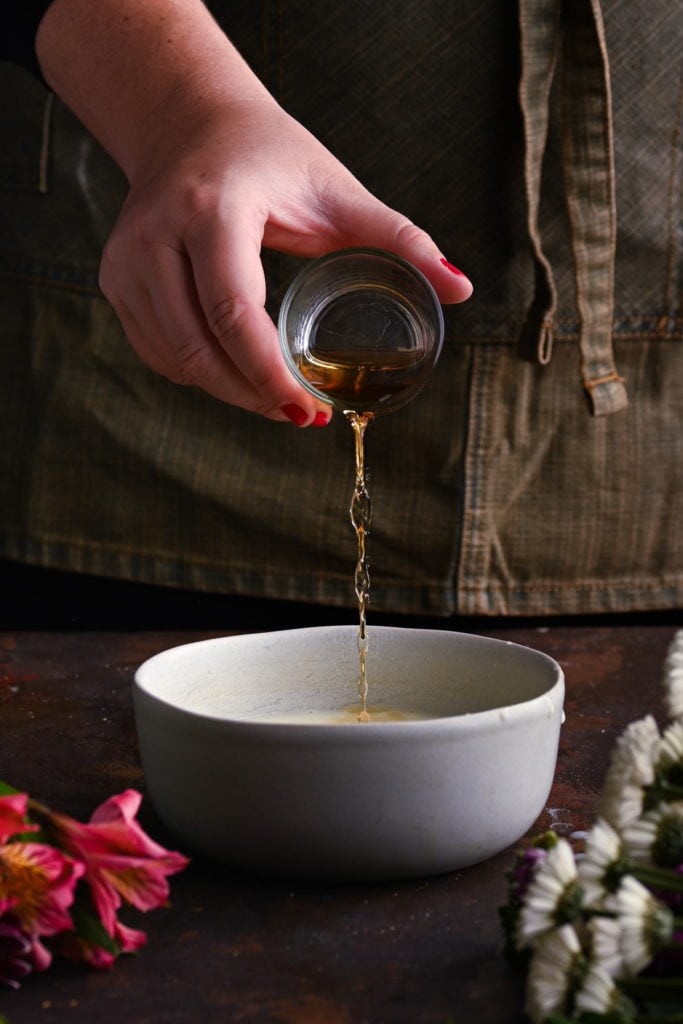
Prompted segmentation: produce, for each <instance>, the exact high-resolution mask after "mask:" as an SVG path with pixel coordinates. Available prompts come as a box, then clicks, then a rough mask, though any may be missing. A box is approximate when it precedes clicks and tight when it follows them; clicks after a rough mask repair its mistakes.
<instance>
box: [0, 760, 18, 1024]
mask: <svg viewBox="0 0 683 1024" xmlns="http://www.w3.org/2000/svg"><path fill="white" fill-rule="evenodd" d="M17 793H21V790H20V789H15V788H14V786H9V785H8V784H7V783H6V782H3V781H2V779H0V796H15V795H16V794H17ZM2 1020H3V1018H2V1017H0V1024H2Z"/></svg>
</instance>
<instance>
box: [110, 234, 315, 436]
mask: <svg viewBox="0 0 683 1024" xmlns="http://www.w3.org/2000/svg"><path fill="white" fill-rule="evenodd" d="M215 245H216V243H215V242H213V243H211V242H207V243H206V244H201V245H199V247H198V252H197V254H196V259H197V263H196V264H192V263H191V262H190V259H189V257H188V255H186V254H184V253H182V252H180V251H178V250H176V249H174V248H172V247H170V246H168V245H166V244H163V243H158V244H156V245H153V246H149V247H148V248H147V250H146V252H145V265H144V268H143V270H142V271H141V272H139V273H137V274H136V273H135V268H134V267H132V266H131V263H130V262H129V261H128V262H127V263H126V277H125V280H124V279H123V277H122V268H121V266H118V267H116V268H114V269H113V268H112V265H111V260H110V262H109V265H108V266H105V264H104V263H103V271H102V275H101V277H102V286H103V290H104V291H105V294H106V295H107V296H108V298H109V299H110V302H111V303H112V305H113V306H114V308H115V310H116V312H117V314H118V316H119V319H120V320H121V323H122V326H123V328H124V330H125V332H126V335H127V337H128V340H129V342H130V343H131V345H132V347H133V348H134V350H135V351H136V352H137V354H138V355H139V357H140V358H141V359H142V360H143V361H144V362H145V363H146V364H147V365H148V366H150V367H151V369H153V370H155V371H156V372H157V373H160V374H162V375H163V376H165V377H167V378H168V379H170V380H172V381H173V382H175V383H177V384H185V385H195V386H197V387H201V388H202V389H203V390H205V391H207V392H208V393H209V394H210V395H213V396H214V397H215V398H218V399H220V400H221V401H224V402H228V403H230V404H232V405H236V406H239V407H240V408H243V409H247V410H249V411H250V412H256V413H259V414H261V415H263V416H266V417H267V418H269V419H273V420H278V421H283V422H286V421H292V422H295V423H296V424H297V425H298V426H308V425H310V424H312V423H315V425H316V426H322V425H324V424H325V423H327V422H328V421H329V419H330V410H329V407H327V406H323V404H322V403H319V402H316V400H315V399H314V398H313V396H312V395H310V394H309V393H308V392H307V391H305V389H303V388H302V387H301V386H300V385H299V384H298V383H297V382H296V381H295V379H294V378H293V376H292V375H291V373H290V372H289V370H288V369H287V367H286V364H285V363H284V360H283V358H282V355H281V352H280V348H279V341H278V337H277V330H276V328H275V325H274V324H273V322H272V320H271V319H270V317H269V316H268V315H267V313H266V312H265V309H263V307H262V306H261V305H259V302H260V301H261V299H262V296H263V292H264V289H265V285H264V283H263V273H262V271H260V261H258V258H257V263H258V267H259V271H258V273H254V268H253V267H252V268H251V271H249V268H248V261H246V259H245V270H244V271H243V272H242V274H241V277H240V276H238V279H237V280H236V281H233V280H232V279H231V278H230V276H229V272H228V273H227V274H225V276H221V275H220V273H218V270H220V269H221V263H222V262H223V263H224V262H225V260H221V258H220V254H216V255H215V256H214V251H215ZM246 249H247V247H246V246H245V245H244V244H243V245H242V248H241V252H242V254H243V256H245V257H246ZM237 262H238V264H239V261H237ZM249 273H251V274H252V277H251V279H249ZM198 280H200V281H202V282H203V294H204V296H205V303H204V305H203V304H202V301H201V297H200V294H199V292H198V287H197V283H196V282H197V281H198ZM244 296H248V298H246V297H244ZM252 296H254V298H252ZM283 407H284V408H283Z"/></svg>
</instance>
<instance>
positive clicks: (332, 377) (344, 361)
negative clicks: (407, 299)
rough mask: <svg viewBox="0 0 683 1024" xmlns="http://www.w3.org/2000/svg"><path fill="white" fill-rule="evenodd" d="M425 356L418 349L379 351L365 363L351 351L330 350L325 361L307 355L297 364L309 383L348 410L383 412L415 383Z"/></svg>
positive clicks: (364, 356) (364, 355)
mask: <svg viewBox="0 0 683 1024" xmlns="http://www.w3.org/2000/svg"><path fill="white" fill-rule="evenodd" d="M422 357H423V354H422V353H421V352H420V351H419V350H417V349H408V348H405V349H393V348H392V349H378V350H377V351H375V352H373V353H372V357H370V354H369V353H367V352H364V353H363V359H362V361H359V360H358V357H357V356H356V357H355V358H354V355H353V352H350V351H348V350H341V351H338V352H336V351H331V350H329V349H326V351H325V358H324V359H322V358H321V357H320V355H313V354H312V353H311V352H309V353H307V355H306V358H305V360H304V359H303V358H301V359H299V360H298V362H297V365H298V367H299V370H300V372H301V374H302V375H303V376H304V377H305V378H306V380H307V381H309V383H310V384H311V385H312V386H313V387H314V388H315V389H316V391H320V392H322V394H325V395H329V396H330V398H333V399H334V400H335V401H336V403H337V404H338V405H341V406H342V407H343V408H344V409H363V410H364V412H379V411H380V410H381V409H382V408H384V407H385V406H389V405H390V404H391V399H392V398H393V397H394V396H396V395H398V394H400V393H401V392H402V391H404V390H405V388H406V387H408V386H410V385H412V384H413V382H414V379H415V368H416V366H417V364H418V363H419V362H420V361H421V359H422Z"/></svg>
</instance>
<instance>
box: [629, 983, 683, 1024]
mask: <svg viewBox="0 0 683 1024" xmlns="http://www.w3.org/2000/svg"><path fill="white" fill-rule="evenodd" d="M619 988H620V989H622V991H624V992H626V994H627V995H629V996H633V997H635V998H636V999H648V1000H649V999H662V1000H667V1001H672V1000H675V1001H676V1002H678V997H679V996H683V978H621V979H620V980H619ZM679 1018H680V1019H681V1020H682V1021H683V1014H676V1015H675V1016H674V1017H673V1018H671V1019H673V1020H677V1019H679ZM650 1019H651V1018H649V1017H648V1018H647V1020H650Z"/></svg>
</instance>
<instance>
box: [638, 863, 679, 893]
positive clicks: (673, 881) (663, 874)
mask: <svg viewBox="0 0 683 1024" xmlns="http://www.w3.org/2000/svg"><path fill="white" fill-rule="evenodd" d="M629 874H631V875H633V877H634V878H637V879H638V881H639V882H642V883H643V885H646V886H648V887H649V888H651V889H666V890H667V892H683V874H680V872H678V871H671V870H670V869H669V868H658V867H656V866H655V865H654V864H633V865H632V866H631V867H630V868H629Z"/></svg>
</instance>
